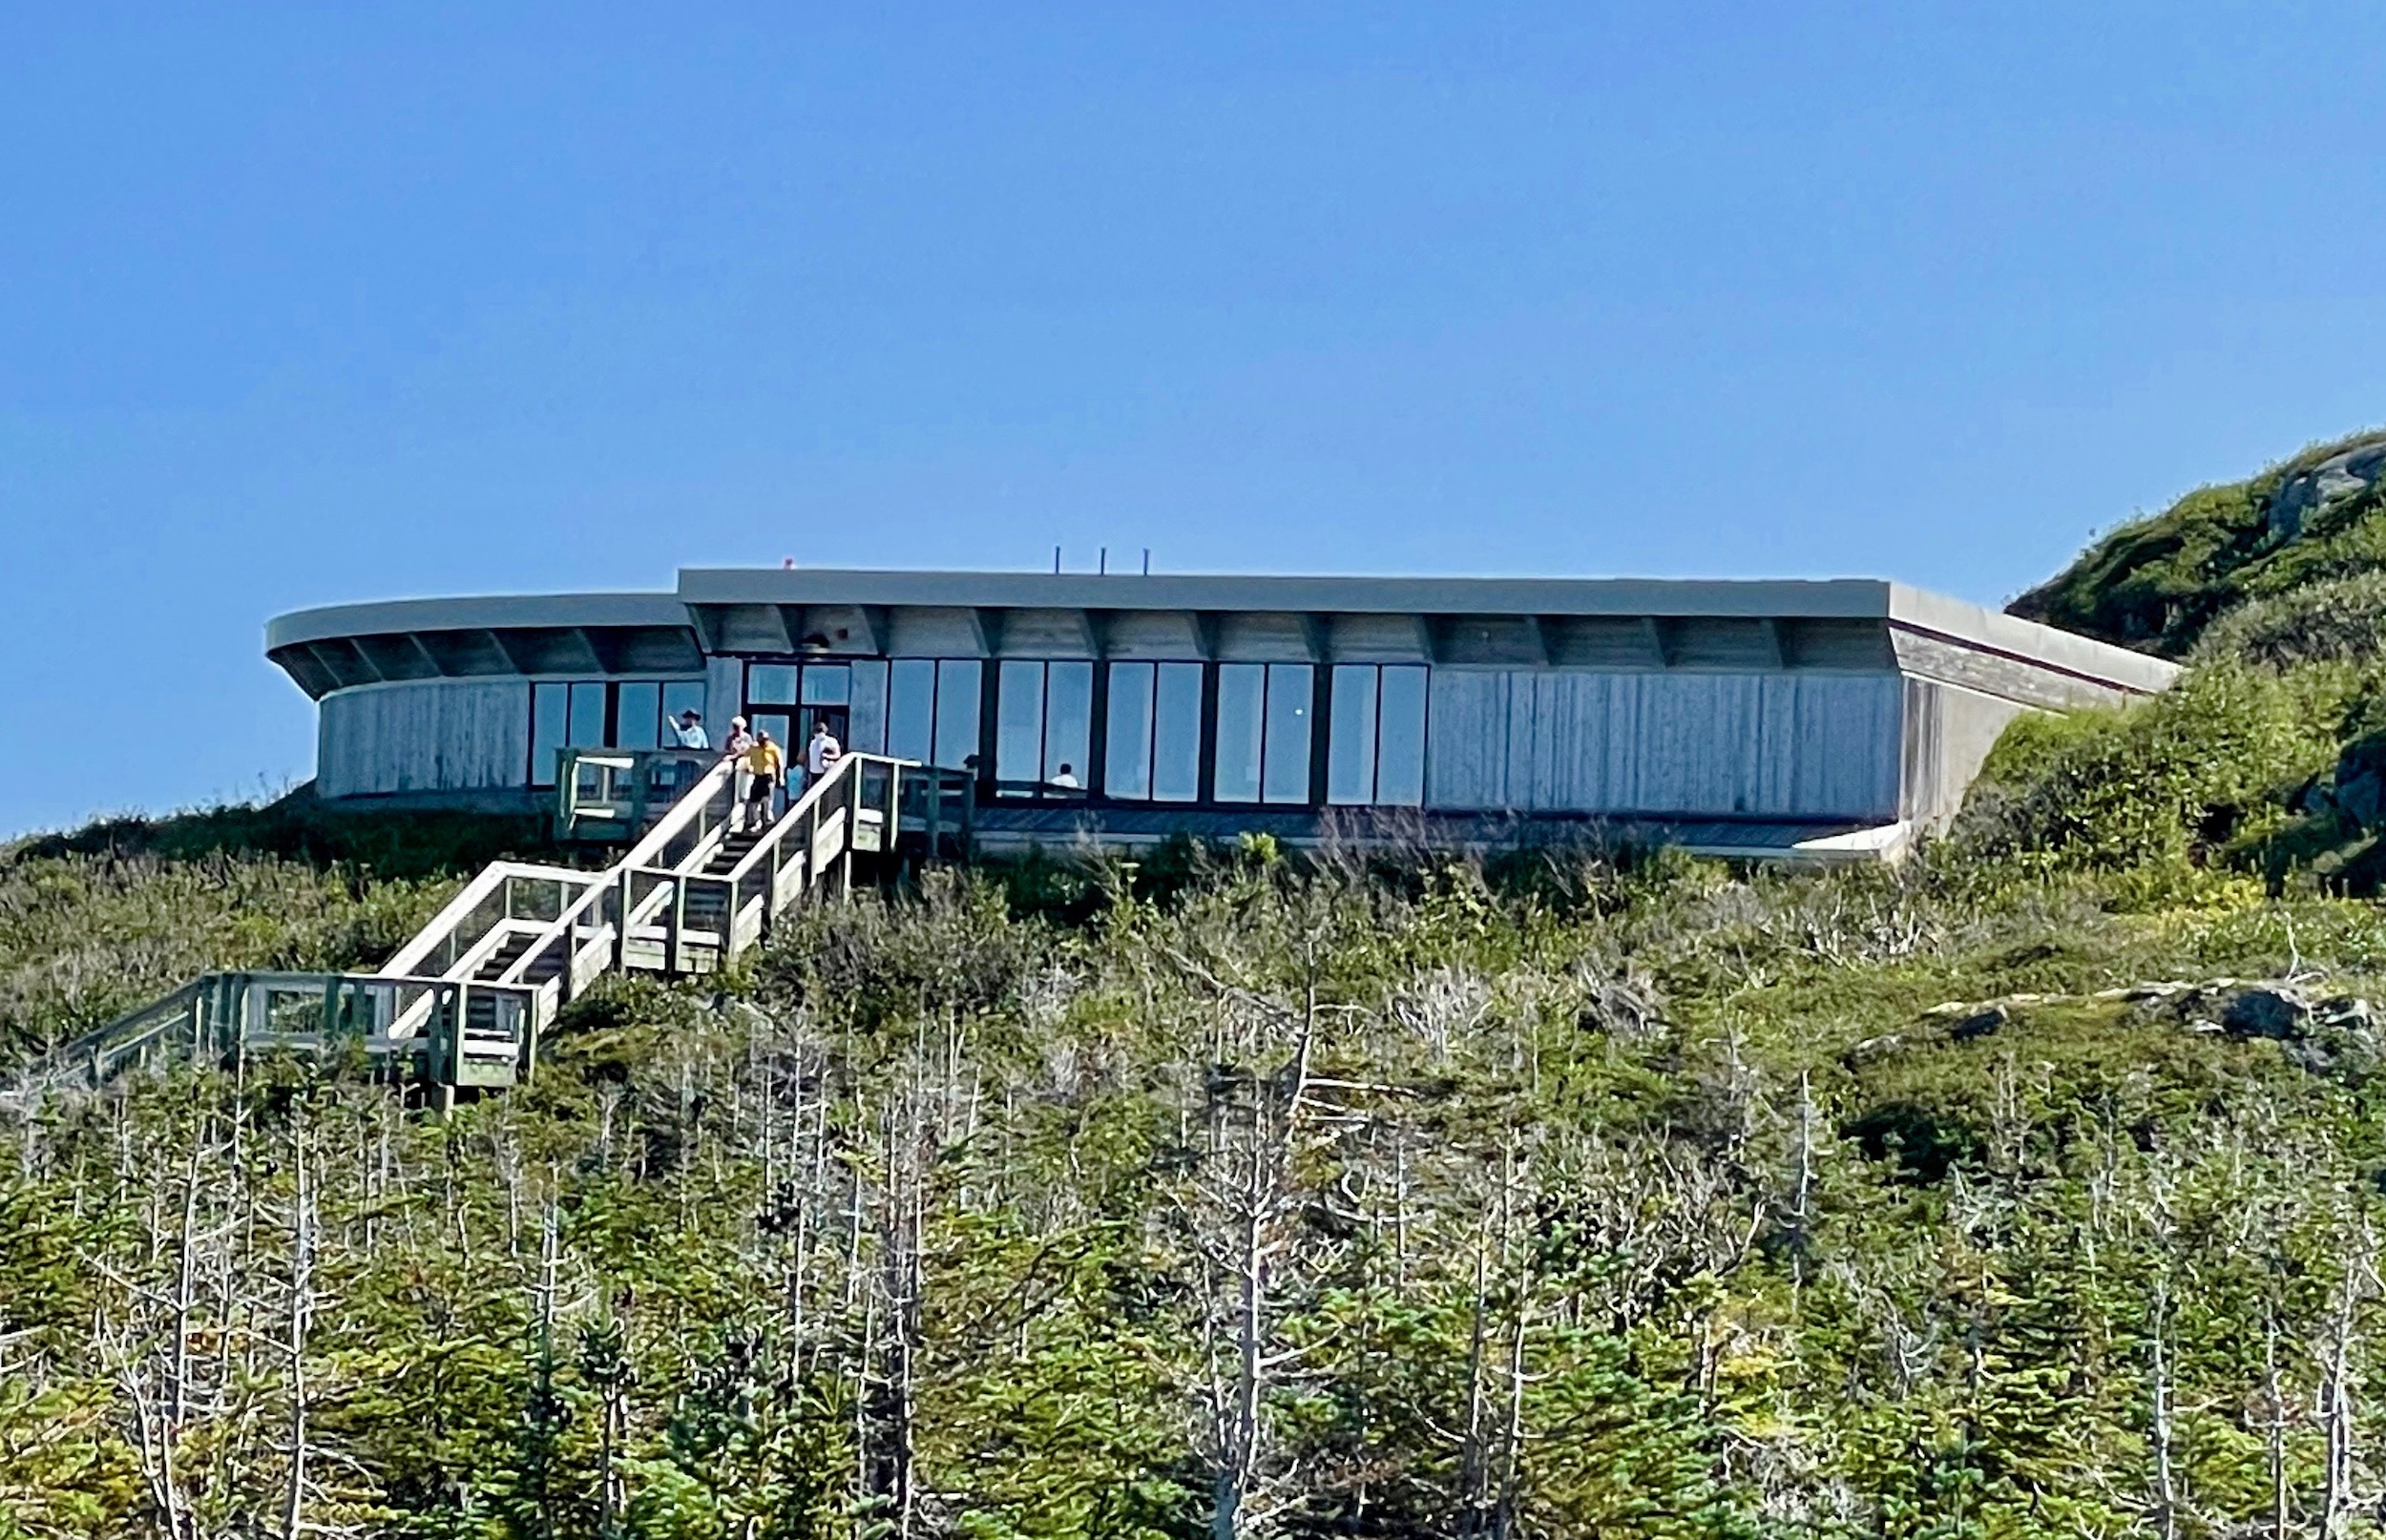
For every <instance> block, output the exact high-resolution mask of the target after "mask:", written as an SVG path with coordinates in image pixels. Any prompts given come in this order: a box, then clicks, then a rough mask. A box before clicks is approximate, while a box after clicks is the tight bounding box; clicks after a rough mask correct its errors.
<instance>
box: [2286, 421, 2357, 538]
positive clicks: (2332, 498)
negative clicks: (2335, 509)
mask: <svg viewBox="0 0 2386 1540" xmlns="http://www.w3.org/2000/svg"><path fill="white" fill-rule="evenodd" d="M2381 475H2386V434H2381V435H2379V436H2378V437H2376V438H2368V439H2363V440H2362V441H2361V442H2360V443H2358V444H2355V445H2354V446H2353V447H2351V448H2348V449H2343V450H2340V451H2338V452H2337V453H2335V454H2332V455H2330V456H2329V457H2328V458H2327V459H2325V460H2322V461H2321V462H2320V463H2319V464H2318V465H2315V466H2313V468H2311V469H2309V470H2305V471H2301V472H2298V473H2297V474H2295V475H2292V476H2290V477H2288V478H2287V479H2286V481H2284V482H2282V483H2281V484H2280V485H2279V488H2278V493H2277V495H2276V496H2274V497H2272V498H2271V504H2270V520H2269V522H2270V534H2271V539H2272V540H2274V541H2285V540H2292V539H2293V538H2294V537H2295V536H2296V535H2298V534H2301V533H2302V532H2303V526H2304V523H2305V522H2306V521H2307V520H2309V519H2310V518H2311V516H2312V515H2313V514H2314V513H2317V512H2320V511H2322V510H2326V509H2327V508H2328V507H2330V506H2331V505H2332V504H2335V503H2341V502H2343V501H2344V500H2345V499H2346V498H2348V497H2358V496H2359V495H2360V494H2361V493H2363V492H2365V491H2368V490H2369V489H2371V488H2372V487H2374V486H2376V484H2377V480H2378V477H2379V476H2381Z"/></svg>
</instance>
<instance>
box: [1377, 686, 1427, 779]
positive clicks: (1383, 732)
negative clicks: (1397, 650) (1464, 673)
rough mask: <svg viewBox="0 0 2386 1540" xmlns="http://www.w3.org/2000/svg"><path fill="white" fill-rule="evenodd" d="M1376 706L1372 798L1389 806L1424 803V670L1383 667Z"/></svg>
mask: <svg viewBox="0 0 2386 1540" xmlns="http://www.w3.org/2000/svg"><path fill="white" fill-rule="evenodd" d="M1377 698H1378V702H1379V703H1378V704H1377V706H1376V708H1375V744H1376V747H1375V800H1376V801H1378V802H1381V803H1383V804H1384V805H1386V806H1388V807H1421V806H1423V805H1424V803H1425V671H1424V670H1423V669H1421V668H1413V667H1402V668H1387V669H1385V670H1384V676H1383V685H1382V688H1381V690H1380V691H1379V693H1378V697H1377Z"/></svg>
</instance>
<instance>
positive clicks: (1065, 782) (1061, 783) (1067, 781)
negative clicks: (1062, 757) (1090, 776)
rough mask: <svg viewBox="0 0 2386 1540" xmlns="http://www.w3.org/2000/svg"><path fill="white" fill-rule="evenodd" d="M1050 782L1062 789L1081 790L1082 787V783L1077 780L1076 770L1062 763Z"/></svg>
mask: <svg viewBox="0 0 2386 1540" xmlns="http://www.w3.org/2000/svg"><path fill="white" fill-rule="evenodd" d="M1052 783H1053V784H1054V785H1056V786H1058V787H1059V788H1060V789H1061V790H1063V791H1082V790H1083V789H1084V787H1083V785H1082V784H1081V783H1080V782H1079V781H1078V778H1077V772H1076V771H1075V770H1072V769H1070V768H1069V767H1068V766H1067V765H1065V764H1064V765H1062V766H1061V767H1060V769H1059V771H1058V773H1057V774H1056V775H1055V776H1054V777H1053V778H1052Z"/></svg>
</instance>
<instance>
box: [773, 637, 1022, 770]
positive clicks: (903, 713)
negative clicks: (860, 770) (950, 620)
mask: <svg viewBox="0 0 2386 1540" xmlns="http://www.w3.org/2000/svg"><path fill="white" fill-rule="evenodd" d="M984 685H985V665H984V664H983V663H980V662H979V661H978V660H977V659H976V658H973V657H960V658H941V659H939V658H932V657H899V658H895V659H892V660H891V661H890V660H888V659H883V658H864V659H861V660H859V661H856V662H851V663H749V664H747V665H746V668H745V710H744V715H745V718H746V719H747V720H748V721H749V722H750V723H751V724H752V725H753V726H754V727H756V728H757V729H764V728H766V729H768V730H769V732H770V734H771V736H772V737H774V738H777V739H780V740H781V741H782V742H788V743H800V742H802V741H803V740H805V739H808V738H810V737H811V734H812V724H813V723H814V722H826V723H827V725H828V729H829V731H830V732H832V733H834V734H836V736H837V739H838V741H839V742H841V743H843V744H845V746H846V747H848V748H850V749H858V750H861V751H863V752H865V753H869V754H891V755H893V756H894V757H895V758H896V759H899V760H920V761H922V762H923V763H927V764H937V765H943V766H945V767H946V768H948V769H952V770H958V769H961V768H963V767H964V761H966V760H968V759H969V757H970V756H971V755H973V754H975V753H976V752H977V722H978V699H979V695H980V693H981V691H982V690H983V689H984Z"/></svg>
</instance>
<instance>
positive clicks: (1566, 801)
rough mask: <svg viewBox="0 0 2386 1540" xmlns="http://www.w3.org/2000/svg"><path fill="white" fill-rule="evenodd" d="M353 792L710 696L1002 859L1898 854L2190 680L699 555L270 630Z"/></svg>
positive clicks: (1343, 603) (1965, 612)
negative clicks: (939, 783) (841, 761)
mask: <svg viewBox="0 0 2386 1540" xmlns="http://www.w3.org/2000/svg"><path fill="white" fill-rule="evenodd" d="M266 651H267V654H268V656H271V657H272V659H273V660H274V661H275V662H276V663H278V664H280V665H281V666H282V668H283V669H284V670H285V671H287V672H288V674H289V676H291V678H293V679H295V680H296V681H297V682H298V684H299V686H300V688H302V689H303V690H304V691H305V692H306V693H307V694H308V695H309V696H310V697H313V698H314V699H315V701H316V703H317V710H318V739H317V743H318V747H317V758H316V773H315V790H316V793H317V795H319V796H320V797H322V798H324V799H326V800H328V801H333V802H352V801H353V802H360V803H362V802H365V801H381V802H383V803H385V804H394V805H415V806H452V807H472V808H488V809H500V808H532V807H543V806H545V805H546V804H547V803H548V801H550V800H551V798H552V787H553V784H554V779H555V762H556V756H557V753H558V751H559V750H562V749H564V748H567V747H621V748H646V747H656V746H659V745H664V744H667V743H668V742H669V741H670V739H669V738H668V736H667V732H666V727H665V724H666V723H667V722H668V721H669V720H671V719H673V718H677V717H678V715H679V714H680V712H682V711H685V710H690V709H693V710H695V711H698V712H700V713H701V715H702V717H703V719H704V721H705V723H706V725H707V727H708V729H709V732H710V734H711V738H712V741H713V742H715V743H718V742H720V741H721V740H722V737H723V736H724V734H725V732H726V729H727V724H728V719H729V718H731V717H732V716H743V717H745V718H747V719H748V720H749V721H751V722H752V723H754V724H756V725H757V726H760V727H766V728H768V729H769V730H770V731H771V732H772V734H773V735H774V736H775V737H777V738H778V739H780V740H781V741H783V742H788V743H796V744H800V743H801V742H802V741H803V740H804V739H806V738H807V737H808V736H809V735H810V733H811V730H812V727H813V724H814V723H816V722H825V723H827V725H828V727H829V729H830V731H832V732H833V733H834V734H835V735H836V736H837V738H838V739H840V740H841V741H842V742H843V743H844V744H845V745H846V746H848V747H849V748H854V749H864V750H871V751H876V752H882V753H887V754H891V755H895V756H899V757H902V758H907V759H915V760H922V761H925V762H930V763H933V764H937V765H942V766H946V767H950V768H953V769H962V770H967V771H969V772H971V773H972V774H973V778H974V783H975V793H976V804H977V807H976V813H975V819H976V834H977V838H978V841H979V843H981V844H989V843H991V844H996V845H999V844H1002V843H1029V842H1042V843H1048V844H1060V843H1068V842H1070V841H1073V840H1076V839H1079V838H1084V837H1088V836H1090V837H1092V838H1095V839H1097V840H1100V841H1103V842H1105V843H1144V842H1148V841H1152V840H1157V839H1162V838H1165V837H1167V836H1168V835H1170V834H1173V833H1177V832H1181V831H1182V832H1187V833H1191V834H1195V835H1199V836H1203V837H1207V838H1216V837H1222V836H1225V835H1230V834H1233V833H1236V832H1240V831H1245V830H1265V831H1267V832H1270V833H1273V834H1275V835H1276V836H1278V838H1279V839H1282V840H1286V841H1290V842H1303V841H1308V840H1315V839H1319V838H1324V837H1329V836H1332V837H1339V838H1348V839H1356V840H1365V839H1367V838H1369V837H1370V831H1379V832H1380V833H1381V835H1382V836H1383V837H1385V838H1392V837H1397V838H1400V839H1404V840H1408V839H1417V838H1424V839H1427V840H1439V841H1445V842H1448V843H1485V842H1496V841H1499V840H1503V839H1516V838H1529V837H1536V836H1538V835H1539V834H1550V835H1555V836H1564V835H1566V834H1569V833H1572V832H1576V831H1581V832H1593V833H1603V834H1606V835H1609V836H1611V837H1619V838H1633V839H1665V840H1670V841H1674V842H1676V843H1684V844H1686V845H1689V846H1691V847H1693V848H1696V849H1701V850H1708V851H1714V852H1718V853H1728V854H1739V855H1794V854H1800V853H1807V854H1815V855H1831V854H1859V853H1864V852H1878V851H1888V850H1893V849H1894V848H1895V847H1896V846H1897V845H1899V844H1900V843H1902V842H1903V840H1904V839H1905V838H1906V837H1907V836H1908V835H1909V834H1911V833H1912V832H1913V831H1915V830H1916V829H1920V828H1923V827H1927V826H1929V825H1931V824H1933V823H1936V822H1942V821H1944V820H1945V819H1946V818H1947V817H1949V816H1950V815H1952V814H1953V812H1954V811H1955V810H1956V808H1957V804H1958V803H1959V802H1960V801H1961V798H1962V795H1963V792H1964V788H1965V787H1966V786H1967V785H1968V784H1969V783H1970V781H1971V780H1972V778H1973V777H1974V775H1975V774H1977V772H1978V768H1979V764H1980V761H1981V759H1982V757H1983V756H1984V755H1985V754H1986V753H1987V751H1988V749H1989V746H1990V745H1991V744H1992V743H1993V742H1994V741H1995V740H1996V738H1997V735H1998V733H1999V731H2000V730H2001V729H2002V728H2003V727H2004V725H2005V724H2006V723H2007V722H2008V721H2010V720H2011V719H2012V718H2014V717H2015V715H2017V714H2018V713H2020V712H2023V711H2027V710H2032V709H2063V708H2068V707H2075V706H2083V705H2100V704H2110V703H2114V702H2118V701H2121V700H2124V699H2126V698H2129V697H2135V696H2142V695H2145V694H2148V693H2150V692H2153V691H2157V690H2160V689H2162V688H2164V687H2165V686H2166V684H2168V683H2169V682H2170V680H2171V678H2172V676H2173V673H2174V670H2173V669H2172V667H2171V665H2169V664H2167V663H2165V662H2162V661H2160V660H2158V659H2155V658H2151V657H2147V656H2143V655H2141V654H2137V653H2133V652H2128V651H2126V650H2124V649H2121V648H2116V647H2110V646H2107V645H2104V644H2103V643H2101V642H2096V641H2092V640H2089V639H2087V638H2085V637H2082V636H2077V635H2070V634H2068V633H2065V632H2061V631H2055V630H2052V629H2050V628H2048V627H2045V626H2041V625H2036V624H2033V623H2031V622H2029V621H2025V620H2019V619H2015V618H2014V617H2012V616H2010V615H2005V614H1997V613H1995V612H1993V611H1989V610H1983V609H1981V608H1979V607H1978V606H1976V605H1971V604H1966V603H1963V602H1960V601H1958V600H1955V599H1950V598H1944V597H1941V596H1938V595H1936V594H1932V593H1921V592H1918V591H1916V590H1914V589H1911V588H1907V587H1904V586H1902V585H1900V584H1896V583H1890V582H1881V581H1874V580H1869V579H1866V580H1838V581H1823V582H1774V581H1751V582H1707V581H1696V582H1674V581H1643V580H1633V579H1601V580H1572V579H1542V578H1356V577H1236V576H1179V575H1170V576H1123V575H1122V576H1111V575H1099V576H1097V575H1092V574H1078V573H1066V574H1063V573H1053V574H1043V573H1014V572H830V571H795V570H771V569H764V570H741V569H732V570H713V569H691V570H686V571H682V572H680V577H679V585H678V587H677V589H676V590H675V591H673V592H669V593H572V594H528V595H509V596H496V597H481V598H449V599H403V600H396V601H391V602H386V603H374V604H350V605H340V606H335V607H332V608H327V609H317V610H303V611H300V612H298V613H296V614H286V615H283V616H282V617H280V618H279V619H277V620H275V621H273V622H272V623H271V624H270V625H269V626H268V627H267V630H266Z"/></svg>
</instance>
